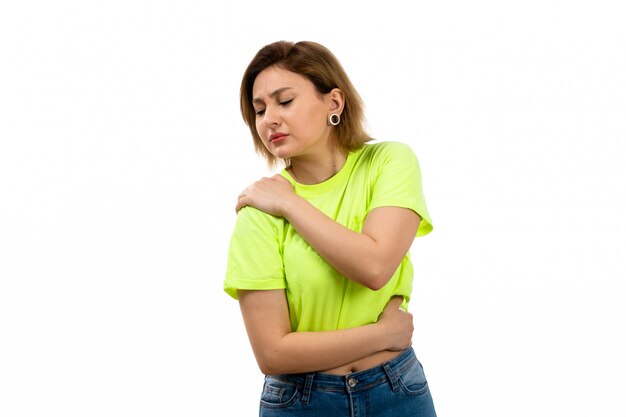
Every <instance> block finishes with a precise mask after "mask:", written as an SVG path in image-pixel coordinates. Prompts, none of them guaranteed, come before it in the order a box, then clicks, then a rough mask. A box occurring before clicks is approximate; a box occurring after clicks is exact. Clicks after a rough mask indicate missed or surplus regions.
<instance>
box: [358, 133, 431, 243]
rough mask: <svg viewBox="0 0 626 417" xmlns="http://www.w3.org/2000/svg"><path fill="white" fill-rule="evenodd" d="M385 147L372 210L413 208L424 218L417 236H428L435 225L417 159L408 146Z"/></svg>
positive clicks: (379, 165) (376, 167) (380, 153)
mask: <svg viewBox="0 0 626 417" xmlns="http://www.w3.org/2000/svg"><path fill="white" fill-rule="evenodd" d="M381 145H382V146H381V148H380V150H379V155H378V156H377V163H376V164H375V169H376V171H377V172H376V181H375V183H374V187H373V191H372V199H371V200H370V206H369V210H373V209H375V208H377V207H384V206H395V207H405V208H409V209H411V210H413V211H415V212H416V213H417V214H418V215H419V216H420V217H421V221H420V225H419V228H418V229H417V234H416V236H425V235H427V234H428V233H430V232H431V231H432V229H433V226H432V221H431V218H430V214H429V213H428V209H427V207H426V201H425V199H424V193H423V191H422V174H421V171H420V166H419V162H418V160H417V157H416V156H415V153H413V150H412V149H411V148H410V147H409V146H408V145H406V144H403V143H399V142H387V143H383V144H381Z"/></svg>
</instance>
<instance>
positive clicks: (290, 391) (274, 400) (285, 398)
mask: <svg viewBox="0 0 626 417" xmlns="http://www.w3.org/2000/svg"><path fill="white" fill-rule="evenodd" d="M297 394H298V387H297V386H296V385H295V384H291V383H289V382H285V381H282V380H279V379H276V378H273V377H271V376H268V377H266V378H265V384H263V393H262V394H261V407H266V408H282V407H287V406H289V405H290V404H292V403H293V401H294V400H295V399H296V396H297Z"/></svg>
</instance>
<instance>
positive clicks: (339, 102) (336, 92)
mask: <svg viewBox="0 0 626 417" xmlns="http://www.w3.org/2000/svg"><path fill="white" fill-rule="evenodd" d="M327 99H328V104H329V108H328V110H329V111H331V112H332V113H337V114H339V115H341V112H342V111H343V105H344V104H345V99H344V97H343V92H342V91H341V90H340V89H338V88H333V89H332V90H330V93H328V94H327Z"/></svg>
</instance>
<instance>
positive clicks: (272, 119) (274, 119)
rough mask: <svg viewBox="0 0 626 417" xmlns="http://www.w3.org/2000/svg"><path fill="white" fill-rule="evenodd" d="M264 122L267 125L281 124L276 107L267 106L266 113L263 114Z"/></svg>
mask: <svg viewBox="0 0 626 417" xmlns="http://www.w3.org/2000/svg"><path fill="white" fill-rule="evenodd" d="M263 122H264V123H265V125H266V126H267V127H273V126H278V124H279V117H278V114H276V112H275V111H274V109H272V108H270V106H267V108H266V109H265V113H264V114H263Z"/></svg>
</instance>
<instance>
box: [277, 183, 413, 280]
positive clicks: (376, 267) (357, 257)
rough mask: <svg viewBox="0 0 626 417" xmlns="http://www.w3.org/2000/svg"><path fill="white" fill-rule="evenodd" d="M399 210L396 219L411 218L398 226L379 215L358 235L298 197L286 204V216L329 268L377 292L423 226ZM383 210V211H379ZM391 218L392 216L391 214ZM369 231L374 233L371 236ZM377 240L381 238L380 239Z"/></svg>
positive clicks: (396, 212) (411, 213) (403, 210)
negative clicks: (400, 217) (331, 267)
mask: <svg viewBox="0 0 626 417" xmlns="http://www.w3.org/2000/svg"><path fill="white" fill-rule="evenodd" d="M390 209H391V210H395V211H393V213H392V214H393V215H395V216H407V213H410V214H408V216H413V217H407V219H408V220H407V221H405V222H403V224H402V225H400V226H398V224H397V223H398V222H397V219H396V220H395V222H396V224H392V221H390V220H389V217H390V216H383V215H380V213H377V214H378V218H376V219H375V220H372V221H371V222H370V223H369V225H368V223H367V222H368V221H369V220H370V219H369V216H370V215H372V213H370V214H368V219H367V220H366V224H365V226H364V227H363V230H362V231H360V232H355V231H352V230H350V229H349V228H347V227H345V226H343V225H342V224H340V223H338V222H336V221H334V220H333V219H331V218H330V217H328V216H326V215H325V214H324V213H323V212H321V211H320V210H318V209H317V208H316V207H314V206H313V205H311V204H310V203H309V202H308V201H306V200H305V199H303V198H301V197H299V196H297V195H294V196H293V197H292V198H291V199H290V200H289V201H288V203H286V204H285V207H284V212H283V216H284V217H285V219H287V221H289V223H290V224H291V225H292V226H293V227H294V228H295V229H296V231H297V232H298V233H299V234H300V235H301V236H302V237H303V238H304V240H306V241H307V243H308V244H309V245H311V247H313V248H314V249H315V251H316V252H317V253H319V254H320V256H321V257H322V258H324V259H325V260H326V261H327V262H328V263H329V264H331V265H332V266H333V267H334V268H335V269H336V270H337V271H339V272H340V273H341V274H342V275H343V276H345V277H346V278H348V279H350V280H352V281H355V282H357V283H359V284H361V285H364V286H366V287H368V288H370V289H373V290H377V289H379V288H381V287H382V286H384V285H385V284H386V283H387V282H388V280H389V279H390V278H391V276H392V275H393V273H394V272H395V270H396V269H397V267H398V265H399V264H400V261H401V260H402V258H403V257H404V255H405V254H406V253H407V251H408V249H409V247H410V245H411V242H412V240H413V237H414V236H415V232H416V230H417V227H418V225H419V218H418V216H417V215H416V214H415V213H414V212H412V211H410V210H408V209H399V208H385V210H390ZM378 210H380V209H378ZM387 213H388V214H389V212H387ZM368 226H369V231H372V233H368V230H366V229H368ZM376 236H377V237H376Z"/></svg>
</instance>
